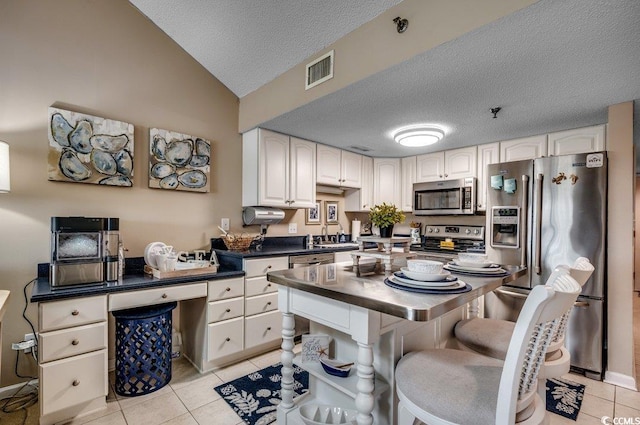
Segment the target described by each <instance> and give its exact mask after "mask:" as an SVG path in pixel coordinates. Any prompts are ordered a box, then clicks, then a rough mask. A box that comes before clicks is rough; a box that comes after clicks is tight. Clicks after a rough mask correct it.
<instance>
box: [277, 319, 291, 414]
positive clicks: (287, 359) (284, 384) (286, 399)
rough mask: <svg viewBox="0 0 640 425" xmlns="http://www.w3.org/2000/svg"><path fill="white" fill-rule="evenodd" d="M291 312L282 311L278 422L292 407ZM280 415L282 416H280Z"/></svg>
mask: <svg viewBox="0 0 640 425" xmlns="http://www.w3.org/2000/svg"><path fill="white" fill-rule="evenodd" d="M294 328H295V321H294V319H293V313H282V346H281V347H282V355H281V356H280V360H281V361H282V381H281V382H280V385H281V391H280V394H281V396H282V402H281V403H280V406H279V407H278V423H284V415H285V414H286V412H287V411H288V410H289V409H291V408H293V407H294V405H293V395H294V392H293V357H294V354H293V347H294V343H293V336H294V333H295V329H294ZM281 415H282V418H281Z"/></svg>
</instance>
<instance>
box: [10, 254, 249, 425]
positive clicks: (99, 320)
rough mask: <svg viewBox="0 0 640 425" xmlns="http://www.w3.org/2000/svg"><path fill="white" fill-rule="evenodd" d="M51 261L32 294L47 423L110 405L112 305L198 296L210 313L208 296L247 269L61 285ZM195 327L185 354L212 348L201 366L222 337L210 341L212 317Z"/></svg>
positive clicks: (240, 280)
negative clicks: (52, 278)
mask: <svg viewBox="0 0 640 425" xmlns="http://www.w3.org/2000/svg"><path fill="white" fill-rule="evenodd" d="M46 266H47V265H39V271H40V272H42V273H39V278H38V280H37V282H36V283H35V286H34V288H33V291H32V295H31V302H34V303H37V304H38V335H39V358H38V363H39V380H40V389H39V391H40V392H39V398H40V424H41V425H48V424H53V423H58V422H64V421H68V420H71V419H73V418H76V417H78V416H82V415H85V414H88V413H90V412H93V411H95V410H99V409H101V408H105V407H106V396H107V394H108V360H109V359H108V351H109V350H108V340H109V338H108V334H109V331H108V320H109V312H112V311H116V310H122V309H129V308H134V307H142V306H148V305H154V304H162V303H168V302H172V301H185V302H186V301H188V300H198V301H199V303H198V304H197V305H199V306H200V311H199V312H197V313H198V314H199V315H200V316H203V317H206V313H207V305H208V301H209V299H211V298H214V297H217V296H218V294H219V293H228V292H231V290H232V289H231V288H234V290H236V289H235V288H237V290H240V291H243V290H244V272H242V271H230V270H224V269H223V270H219V271H218V272H217V273H213V274H210V275H199V276H192V277H189V276H180V277H173V278H167V279H156V278H153V277H151V276H149V275H145V274H143V273H142V271H141V268H139V269H137V270H138V271H137V272H136V271H135V270H134V271H132V272H131V273H129V274H128V275H125V276H124V277H123V278H121V279H119V280H118V281H114V282H103V283H98V284H86V285H77V286H72V287H64V288H60V289H56V288H52V287H51V286H50V285H49V279H48V276H47V275H46V273H45V271H46V270H47V267H46ZM1 296H2V294H0V301H1ZM186 310H188V309H186ZM190 313H191V314H193V312H190ZM189 329H190V332H189V335H190V336H189V337H187V338H185V340H186V341H185V346H184V347H183V353H184V354H185V356H187V357H188V358H189V360H191V361H192V362H194V358H196V353H205V359H204V360H203V361H202V359H200V360H201V364H200V366H202V365H203V364H205V363H207V361H208V360H209V358H208V356H207V355H206V353H208V351H209V350H208V348H209V347H210V346H212V345H217V343H213V342H212V341H211V338H212V337H213V336H212V335H210V334H209V333H208V329H207V327H206V324H204V325H201V326H199V325H197V324H195V325H193V326H190V327H189ZM220 338H223V339H224V338H226V336H220ZM196 344H198V345H197V346H196ZM189 356H191V357H189ZM194 364H195V362H194ZM214 365H215V362H210V366H211V367H213V366H214Z"/></svg>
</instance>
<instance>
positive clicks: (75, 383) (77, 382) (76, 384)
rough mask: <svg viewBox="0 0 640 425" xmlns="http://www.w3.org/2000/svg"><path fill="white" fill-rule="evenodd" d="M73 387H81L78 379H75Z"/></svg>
mask: <svg viewBox="0 0 640 425" xmlns="http://www.w3.org/2000/svg"><path fill="white" fill-rule="evenodd" d="M71 385H73V386H74V387H77V386H78V385H80V381H78V380H77V379H74V380H73V382H72V383H71Z"/></svg>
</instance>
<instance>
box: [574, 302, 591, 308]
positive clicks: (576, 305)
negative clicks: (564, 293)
mask: <svg viewBox="0 0 640 425" xmlns="http://www.w3.org/2000/svg"><path fill="white" fill-rule="evenodd" d="M590 305H591V304H589V303H588V302H586V301H576V302H575V303H573V306H574V307H589V306H590Z"/></svg>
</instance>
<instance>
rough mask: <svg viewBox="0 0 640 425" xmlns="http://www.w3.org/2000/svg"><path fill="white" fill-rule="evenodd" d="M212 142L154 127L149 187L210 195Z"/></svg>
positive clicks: (150, 133)
mask: <svg viewBox="0 0 640 425" xmlns="http://www.w3.org/2000/svg"><path fill="white" fill-rule="evenodd" d="M210 166H211V143H210V142H209V141H207V140H204V139H201V138H198V137H193V136H189V135H187V134H181V133H176V132H173V131H169V130H161V129H159V128H152V129H151V130H149V187H152V188H157V189H167V190H184V191H189V192H209V187H210V185H209V175H210Z"/></svg>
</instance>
